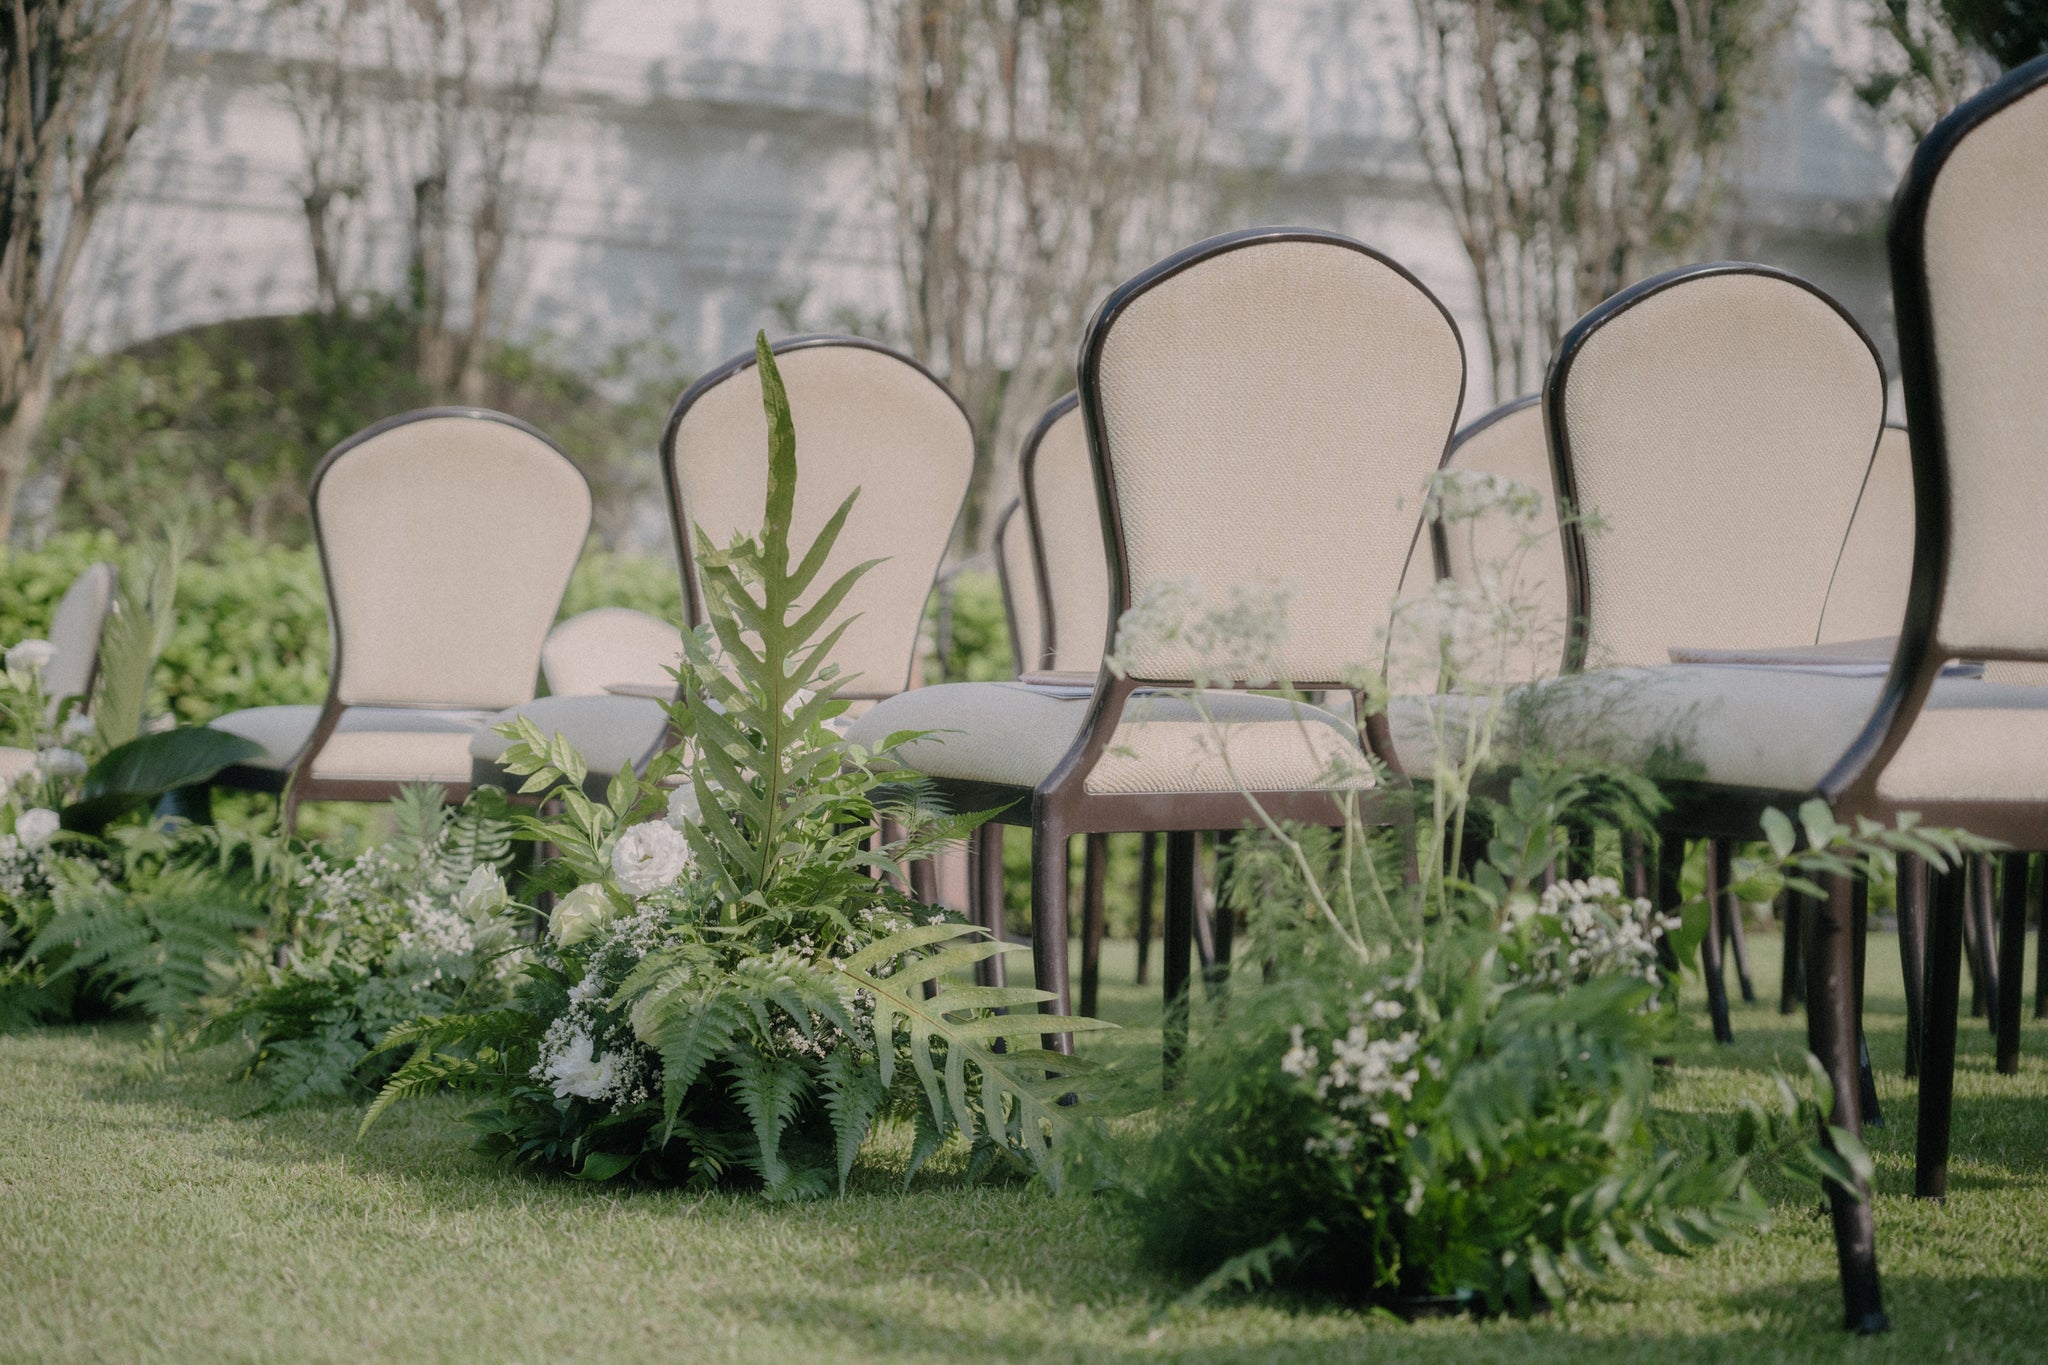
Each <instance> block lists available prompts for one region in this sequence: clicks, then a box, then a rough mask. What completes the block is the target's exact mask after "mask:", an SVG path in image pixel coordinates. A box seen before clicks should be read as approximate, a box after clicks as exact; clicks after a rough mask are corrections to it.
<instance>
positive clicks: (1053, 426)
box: [1020, 394, 1109, 673]
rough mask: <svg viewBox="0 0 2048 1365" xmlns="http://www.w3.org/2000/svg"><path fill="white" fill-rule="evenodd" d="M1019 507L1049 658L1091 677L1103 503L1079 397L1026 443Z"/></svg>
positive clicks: (1098, 653)
mask: <svg viewBox="0 0 2048 1365" xmlns="http://www.w3.org/2000/svg"><path fill="white" fill-rule="evenodd" d="M1020 472H1021V477H1022V479H1023V482H1024V507H1025V509H1026V511H1027V512H1028V513H1029V514H1030V518H1031V524H1032V527H1033V529H1034V530H1035V531H1036V532H1037V537H1038V545H1039V549H1040V551H1041V552H1042V553H1041V558H1040V559H1039V573H1040V574H1041V575H1043V580H1044V586H1043V587H1042V588H1041V589H1040V591H1041V592H1042V593H1043V595H1044V599H1045V601H1046V602H1047V603H1049V604H1050V606H1051V608H1052V610H1051V611H1050V612H1049V613H1048V614H1047V617H1046V621H1047V633H1048V634H1049V636H1050V638H1051V654H1050V656H1049V658H1048V659H1047V666H1048V667H1050V668H1052V669H1054V670H1056V671H1060V672H1067V673H1093V672H1094V671H1095V670H1096V669H1097V668H1099V667H1101V666H1102V649H1103V645H1104V644H1105V643H1107V642H1108V639H1109V561H1108V559H1107V558H1105V557H1104V555H1103V549H1102V504H1101V501H1100V500H1099V499H1098V498H1097V497H1096V493H1095V465H1094V462H1093V461H1092V460H1090V459H1089V457H1088V426H1087V423H1086V422H1084V421H1083V420H1082V419H1081V405H1080V401H1079V399H1078V397H1077V396H1076V395H1074V394H1068V395H1067V396H1066V397H1065V398H1062V399H1060V400H1059V402H1057V403H1055V404H1053V405H1052V407H1051V408H1050V409H1049V410H1048V411H1047V412H1046V414H1045V416H1044V417H1043V418H1041V419H1040V420H1039V423H1038V426H1037V428H1036V429H1034V430H1033V431H1032V433H1031V438H1030V440H1028V441H1027V442H1025V446H1024V458H1023V460H1022V461H1021V462H1020Z"/></svg>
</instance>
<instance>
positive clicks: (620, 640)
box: [540, 607, 683, 697]
mask: <svg viewBox="0 0 2048 1365" xmlns="http://www.w3.org/2000/svg"><path fill="white" fill-rule="evenodd" d="M682 657H683V635H682V632H681V631H679V630H677V629H676V628H675V627H674V626H672V625H670V624H669V623H668V622H666V621H664V620H662V619H661V618H660V617H657V616H649V615H648V614H647V613H646V612H644V611H634V610H632V609H630V608H628V607H597V608H594V609H592V610H590V611H586V612H579V613H578V614H576V615H575V616H572V617H570V618H569V619H568V620H566V621H563V622H561V623H560V624H559V625H557V626H556V627H555V628H554V629H553V630H551V631H549V632H548V638H547V639H546V640H545V641H543V642H542V643H541V647H540V671H541V675H542V676H543V677H545V678H546V679H547V682H548V692H549V693H550V694H551V695H553V696H557V697H592V696H601V695H603V694H604V693H605V691H606V690H607V689H608V688H610V687H612V686H614V685H615V684H619V683H630V684H634V685H636V686H640V687H654V688H673V687H674V686H675V681H676V680H675V675H674V674H672V673H670V672H669V670H670V669H671V668H675V667H676V666H677V665H679V664H680V663H681V662H682Z"/></svg>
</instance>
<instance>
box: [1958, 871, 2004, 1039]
mask: <svg viewBox="0 0 2048 1365" xmlns="http://www.w3.org/2000/svg"><path fill="white" fill-rule="evenodd" d="M1992 869H1993V864H1992V860H1991V857H1990V856H1989V855H1988V854H1975V855H1972V856H1971V858H1970V860H1969V886H1970V895H1969V901H1968V903H1967V904H1966V905H1965V906H1964V907H1963V960H1964V962H1965V963H1966V964H1967V965H1968V967H1969V969H1970V1017H1971V1018H1972V1019H1984V1020H1989V1019H1990V1018H1991V1016H1992V1014H1993V1012H1994V1011H1995V1010H1996V1008H1997V1005H1998V965H1997V963H1996V962H1995V961H1993V959H1992V956H1991V954H1992V947H1991V934H1990V933H1989V928H1990V925H1991V905H1992V902H1993V901H1995V900H1996V899H1997V895H1996V892H1995V890H1994V887H1993V882H1992Z"/></svg>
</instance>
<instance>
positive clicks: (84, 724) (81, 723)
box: [60, 711, 99, 740]
mask: <svg viewBox="0 0 2048 1365" xmlns="http://www.w3.org/2000/svg"><path fill="white" fill-rule="evenodd" d="M98 728H99V726H98V725H97V724H96V723H94V721H93V718H92V717H91V716H88V715H87V714H85V712H83V711H73V712H72V713H71V714H70V715H68V716H66V717H64V728H63V730H62V731H61V732H60V733H61V734H62V735H63V736H64V738H66V739H72V740H77V739H89V738H91V737H92V734H93V732H94V731H95V730H97V729H98Z"/></svg>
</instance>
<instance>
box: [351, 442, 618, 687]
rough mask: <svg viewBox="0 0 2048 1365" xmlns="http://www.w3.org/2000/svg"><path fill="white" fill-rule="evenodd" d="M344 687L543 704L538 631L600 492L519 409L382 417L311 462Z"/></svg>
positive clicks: (564, 581)
mask: <svg viewBox="0 0 2048 1365" xmlns="http://www.w3.org/2000/svg"><path fill="white" fill-rule="evenodd" d="M312 504H313V531H314V536H315V538H316V539H317V540H318V542H319V546H320V563H321V567H322V569H323V570H324V572H325V574H326V578H327V598H328V610H329V619H330V622H331V625H332V629H333V633H334V655H335V665H334V670H335V679H334V696H335V699H336V700H337V701H339V702H341V703H342V704H343V705H347V706H427V707H449V708H460V709H477V710H498V709H502V708H505V707H510V706H517V705H519V704H520V703H522V702H527V701H531V700H533V694H534V684H535V681H536V679H537V677H538V674H539V663H540V647H541V641H542V640H543V639H545V638H546V636H547V633H548V626H549V624H550V623H551V622H553V620H554V619H555V612H556V610H557V609H558V608H559V606H560V605H561V601H562V593H563V592H564V591H565V590H566V589H567V587H568V584H569V574H570V571H571V570H573V569H574V568H575V567H576V560H577V557H578V556H579V555H580V554H581V553H582V551H583V542H584V539H585V537H586V536H588V534H589V532H590V488H589V485H588V484H586V483H585V482H584V479H583V475H582V474H581V473H580V472H579V471H578V470H577V468H576V466H575V465H574V464H572V463H570V461H569V458H568V456H566V455H564V454H563V453H562V452H561V451H560V450H559V449H557V448H556V446H555V445H554V444H553V443H552V442H551V441H549V440H548V439H547V438H546V437H545V436H543V435H541V434H540V433H539V432H537V431H535V430H534V429H533V428H531V427H529V426H527V425H526V424H525V423H523V422H520V421H518V420H516V419H514V418H511V417H506V416H504V415H502V414H500V413H494V412H485V411H482V410H479V409H470V408H460V409H457V408H437V409H428V410H425V411H421V412H414V413H407V414H406V415H404V416H402V417H394V418H392V419H391V420H389V421H386V422H381V423H379V424H377V425H376V426H373V427H371V428H369V429H368V430H367V431H365V432H363V433H361V434H360V435H358V436H355V437H352V438H350V439H349V440H347V441H345V442H343V443H342V444H341V445H339V446H337V447H335V448H334V450H333V451H331V452H330V453H329V454H328V456H327V458H326V459H324V460H322V461H321V463H320V467H319V468H318V469H316V470H314V472H313V494H312Z"/></svg>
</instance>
